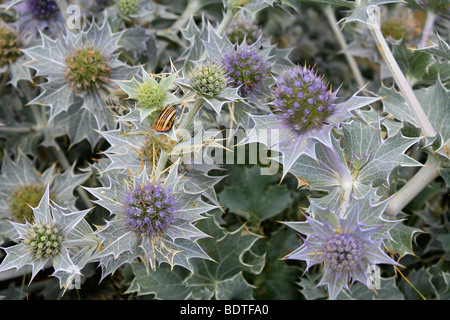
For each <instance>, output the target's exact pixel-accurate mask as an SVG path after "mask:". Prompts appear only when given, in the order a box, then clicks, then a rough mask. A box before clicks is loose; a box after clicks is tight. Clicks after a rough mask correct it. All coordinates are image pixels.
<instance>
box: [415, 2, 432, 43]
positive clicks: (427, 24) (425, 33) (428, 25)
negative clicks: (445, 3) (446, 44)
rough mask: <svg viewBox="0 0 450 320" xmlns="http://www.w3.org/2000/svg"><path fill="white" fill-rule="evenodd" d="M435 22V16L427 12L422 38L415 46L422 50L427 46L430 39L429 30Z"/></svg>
mask: <svg viewBox="0 0 450 320" xmlns="http://www.w3.org/2000/svg"><path fill="white" fill-rule="evenodd" d="M435 21H436V14H435V13H434V12H433V11H431V10H427V18H426V20H425V26H424V27H423V31H422V37H421V39H420V42H419V44H418V46H417V47H418V48H423V47H425V46H426V45H427V43H428V39H429V38H430V34H431V29H433V26H434V22H435Z"/></svg>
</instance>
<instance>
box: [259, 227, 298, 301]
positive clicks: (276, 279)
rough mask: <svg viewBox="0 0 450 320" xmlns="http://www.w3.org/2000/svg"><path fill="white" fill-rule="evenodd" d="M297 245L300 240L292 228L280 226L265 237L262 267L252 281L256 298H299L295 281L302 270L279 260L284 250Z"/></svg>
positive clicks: (292, 248)
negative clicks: (268, 236) (267, 237)
mask: <svg viewBox="0 0 450 320" xmlns="http://www.w3.org/2000/svg"><path fill="white" fill-rule="evenodd" d="M261 242H262V240H259V241H258V243H259V244H260V243H261ZM298 246H300V240H299V237H298V235H297V234H296V233H295V231H294V230H292V229H289V228H280V229H278V230H276V231H275V232H272V234H271V235H270V239H267V241H266V243H265V245H264V247H263V249H262V250H263V251H262V252H265V265H264V269H263V270H262V271H261V272H260V273H258V274H257V275H256V277H255V278H254V280H253V282H252V283H253V285H255V286H256V287H257V289H256V290H255V298H256V299H258V300H259V299H262V300H264V299H275V300H294V299H298V298H300V297H299V292H298V288H297V287H296V285H295V282H296V281H298V278H299V275H301V273H302V270H301V268H300V267H299V266H297V265H288V264H287V263H286V261H283V260H281V258H282V257H283V256H284V255H285V253H286V252H290V251H293V250H295V249H296V248H297V247H298ZM266 253H267V254H266ZM303 276H305V275H303Z"/></svg>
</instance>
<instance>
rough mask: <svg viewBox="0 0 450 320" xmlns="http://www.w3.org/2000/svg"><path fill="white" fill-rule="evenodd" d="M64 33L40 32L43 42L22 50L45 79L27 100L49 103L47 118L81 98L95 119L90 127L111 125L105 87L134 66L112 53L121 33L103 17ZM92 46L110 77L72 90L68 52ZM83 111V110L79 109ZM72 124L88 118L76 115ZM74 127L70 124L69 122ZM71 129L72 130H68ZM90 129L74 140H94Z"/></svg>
mask: <svg viewBox="0 0 450 320" xmlns="http://www.w3.org/2000/svg"><path fill="white" fill-rule="evenodd" d="M65 31H66V33H65V34H63V35H62V36H61V39H58V40H54V39H52V38H50V37H48V36H46V35H44V34H41V38H42V43H41V44H40V45H37V46H34V47H31V48H27V49H25V50H24V52H25V54H27V55H28V56H29V57H30V58H31V59H32V60H31V62H30V63H29V66H30V67H31V68H33V69H35V70H36V75H40V76H45V77H46V78H47V82H46V83H44V84H42V85H41V88H42V93H41V94H40V95H39V96H38V97H36V98H35V99H33V100H32V101H30V102H29V103H30V104H42V105H48V106H49V107H50V120H51V119H53V118H54V117H55V116H56V115H58V114H59V113H61V112H65V111H68V109H69V107H70V106H71V105H73V104H74V103H76V102H77V101H76V100H80V99H81V104H80V106H81V108H84V109H87V110H88V111H89V112H90V113H91V116H92V117H93V118H94V120H95V126H93V125H91V127H92V128H94V129H96V130H98V129H101V128H102V127H103V126H107V127H108V128H112V127H113V126H114V119H113V114H112V111H111V110H110V108H109V107H107V105H106V103H105V101H106V100H108V99H110V97H109V96H108V93H107V92H108V91H109V92H112V90H113V89H114V81H117V80H122V79H127V78H130V77H131V73H132V72H135V71H136V70H137V68H135V67H129V66H127V65H126V64H124V63H123V62H121V61H120V60H118V54H117V53H115V52H116V51H118V50H119V49H120V45H119V44H118V42H119V40H120V38H121V36H122V33H123V32H117V33H113V32H112V31H111V28H110V26H109V24H108V19H107V18H106V17H105V19H104V20H103V24H101V25H97V24H96V23H91V24H90V25H89V27H88V28H87V29H86V30H84V31H80V32H77V33H72V32H71V31H69V30H67V29H66V30H65ZM87 46H92V47H94V48H95V49H98V50H99V51H100V52H102V54H103V55H104V56H103V58H105V59H106V61H107V62H106V63H107V65H108V67H109V69H110V72H109V78H108V79H107V81H106V82H104V83H103V84H102V85H101V88H99V89H96V90H84V91H83V90H74V89H73V88H72V84H71V83H70V81H69V80H68V79H67V78H66V71H67V68H68V67H67V65H66V64H67V62H66V59H67V56H68V55H70V54H71V53H72V52H73V51H74V50H75V49H79V48H83V47H87ZM78 111H82V110H78ZM78 120H79V121H76V122H75V121H74V122H72V123H71V124H79V123H82V122H83V121H87V122H92V120H91V121H88V119H85V118H84V119H78ZM68 127H69V128H70V127H73V125H71V126H68ZM69 131H70V132H72V131H73V130H69ZM86 131H88V132H89V133H88V134H87V135H86V134H83V135H81V134H76V135H71V137H75V138H74V139H73V140H75V141H77V142H79V141H81V140H83V139H84V138H87V139H88V141H89V142H90V143H95V142H96V141H94V139H93V138H92V137H91V134H92V133H91V131H92V130H86Z"/></svg>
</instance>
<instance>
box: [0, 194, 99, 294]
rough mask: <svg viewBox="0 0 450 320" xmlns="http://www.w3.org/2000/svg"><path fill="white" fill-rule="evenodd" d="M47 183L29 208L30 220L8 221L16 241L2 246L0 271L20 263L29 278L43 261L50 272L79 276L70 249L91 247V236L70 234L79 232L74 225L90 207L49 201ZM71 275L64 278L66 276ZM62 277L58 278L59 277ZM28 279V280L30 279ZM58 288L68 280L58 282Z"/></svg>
mask: <svg viewBox="0 0 450 320" xmlns="http://www.w3.org/2000/svg"><path fill="white" fill-rule="evenodd" d="M49 197H50V191H49V188H48V186H47V187H46V189H45V192H44V194H43V195H42V198H41V200H40V202H39V204H38V206H37V207H35V208H32V209H33V220H32V222H28V221H25V223H24V224H22V223H17V222H11V224H12V225H13V227H14V228H15V229H16V231H17V233H18V235H19V236H18V239H16V241H17V242H18V244H16V245H13V246H11V247H8V248H6V249H5V250H6V258H5V259H4V260H3V262H2V264H1V265H0V270H1V271H5V270H9V269H13V268H15V269H20V268H22V267H23V266H27V265H30V266H31V267H32V275H31V280H33V278H34V277H35V276H36V274H37V273H38V272H39V271H41V270H42V269H43V268H44V267H45V266H46V264H47V263H51V265H52V266H53V268H54V275H55V276H56V274H57V273H58V272H59V273H60V274H61V273H66V274H69V275H81V273H80V270H81V268H80V267H79V266H77V265H76V264H75V263H74V262H73V261H72V259H71V250H72V249H73V248H76V247H77V246H84V247H91V248H95V247H96V245H97V242H96V239H95V237H92V236H91V237H89V235H86V238H85V239H84V240H83V239H77V240H76V241H75V240H74V241H72V240H73V239H74V238H73V237H71V236H70V235H71V233H76V232H79V230H78V225H80V224H82V221H83V219H84V217H85V216H86V214H87V213H88V212H89V211H90V210H83V211H68V210H67V209H64V208H62V207H59V206H58V205H56V204H53V205H52V204H50V203H49V201H50V198H49ZM70 278H71V276H69V277H66V278H65V279H70ZM60 279H61V280H62V278H60ZM31 280H30V281H31ZM60 285H61V287H67V286H68V285H69V283H66V282H63V281H61V282H60Z"/></svg>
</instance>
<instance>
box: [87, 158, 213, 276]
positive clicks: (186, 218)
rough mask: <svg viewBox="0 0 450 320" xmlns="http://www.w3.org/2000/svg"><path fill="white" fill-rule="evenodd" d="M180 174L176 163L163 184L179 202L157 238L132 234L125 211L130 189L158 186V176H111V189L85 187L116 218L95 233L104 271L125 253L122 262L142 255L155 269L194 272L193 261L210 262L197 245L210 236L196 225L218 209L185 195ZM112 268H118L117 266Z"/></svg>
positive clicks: (95, 257) (98, 256)
mask: <svg viewBox="0 0 450 320" xmlns="http://www.w3.org/2000/svg"><path fill="white" fill-rule="evenodd" d="M177 173H178V165H177V163H175V164H174V165H172V166H171V167H170V170H169V172H168V173H167V175H166V176H165V178H164V179H165V180H164V185H163V187H164V188H167V189H168V190H171V192H172V193H173V196H174V197H175V198H174V199H176V200H174V201H176V216H175V219H174V221H173V222H171V224H170V225H167V226H166V228H165V229H164V232H161V233H158V234H156V235H152V234H150V233H148V234H146V233H143V234H140V233H137V232H135V231H133V230H132V228H131V227H130V225H129V224H128V222H127V220H126V214H125V212H124V202H125V201H129V200H127V199H126V194H127V193H128V192H130V191H129V190H133V189H134V188H135V187H137V186H144V185H146V184H147V183H152V184H153V183H155V179H157V177H155V176H149V175H148V173H147V170H146V168H143V170H142V171H141V172H140V173H135V174H134V175H133V176H132V177H131V180H129V179H130V177H126V176H125V179H124V177H122V178H119V180H116V179H115V178H114V177H113V176H112V175H111V176H110V178H109V187H107V188H104V187H99V188H86V190H88V191H89V192H91V193H92V194H93V195H94V196H96V197H97V198H98V199H99V200H97V201H96V202H97V203H98V204H99V205H101V206H103V207H104V208H105V209H107V210H108V211H110V212H111V214H113V215H114V216H115V217H114V219H113V220H109V221H107V222H106V225H105V226H104V227H99V229H98V230H97V232H96V234H97V235H98V236H99V238H100V239H101V242H102V243H101V245H100V246H99V249H98V250H97V251H96V252H95V253H94V255H93V257H92V259H93V260H98V261H100V264H101V265H102V268H104V267H108V265H109V262H108V260H110V259H117V258H120V257H121V256H122V255H123V254H125V255H127V258H126V259H122V260H121V261H122V262H123V263H128V262H129V261H130V260H129V257H130V256H129V252H131V253H133V254H134V253H139V254H141V259H143V262H144V264H146V265H147V266H150V267H151V268H152V269H155V268H156V267H157V266H158V265H159V264H161V263H168V264H170V265H171V266H172V267H173V266H175V265H179V266H182V267H185V268H187V269H189V270H191V269H192V267H191V265H190V259H191V258H201V259H210V258H209V257H208V255H207V254H206V253H205V252H204V251H203V249H202V248H201V247H200V246H199V245H198V243H197V240H198V239H200V238H204V237H207V234H205V233H204V232H202V231H200V230H199V229H197V228H196V227H195V226H194V222H195V221H197V220H200V219H203V218H204V217H203V216H202V214H203V213H205V212H207V211H209V210H211V209H213V208H216V206H213V205H210V204H207V203H206V202H203V201H202V200H201V199H200V195H199V194H189V193H185V192H184V183H185V181H184V180H182V179H181V178H180V177H179V176H178V175H177ZM127 180H129V181H127ZM113 265H114V267H115V268H117V267H118V265H117V264H113ZM104 274H105V273H104Z"/></svg>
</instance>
